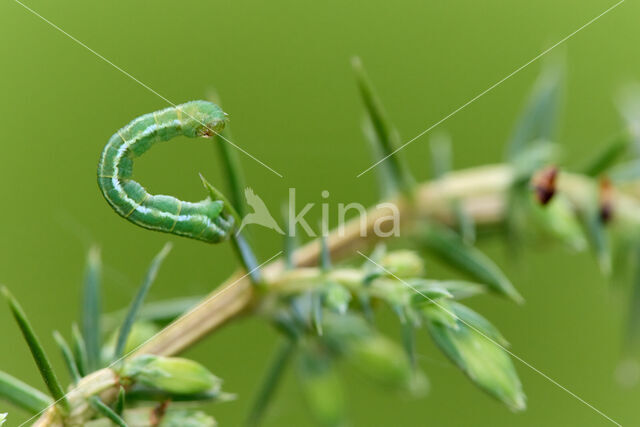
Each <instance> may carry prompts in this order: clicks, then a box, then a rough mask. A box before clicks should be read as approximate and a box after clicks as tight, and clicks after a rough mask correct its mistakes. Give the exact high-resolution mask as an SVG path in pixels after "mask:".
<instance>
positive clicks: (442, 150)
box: [429, 132, 453, 179]
mask: <svg viewBox="0 0 640 427" xmlns="http://www.w3.org/2000/svg"><path fill="white" fill-rule="evenodd" d="M429 148H430V149H431V176H432V177H433V179H441V178H442V177H444V176H445V175H446V174H448V173H449V172H450V171H451V169H452V168H453V160H452V158H453V154H452V151H453V150H452V149H451V137H450V136H449V134H447V133H444V132H437V133H434V134H433V136H431V138H430V139H429Z"/></svg>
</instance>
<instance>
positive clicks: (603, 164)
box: [582, 131, 633, 177]
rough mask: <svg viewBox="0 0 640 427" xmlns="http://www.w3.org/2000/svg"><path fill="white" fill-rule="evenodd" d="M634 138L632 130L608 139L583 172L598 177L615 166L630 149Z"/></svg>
mask: <svg viewBox="0 0 640 427" xmlns="http://www.w3.org/2000/svg"><path fill="white" fill-rule="evenodd" d="M632 142H633V139H632V137H631V134H630V132H628V131H625V132H622V133H620V134H618V135H616V136H615V137H613V138H612V139H611V140H610V141H608V142H607V143H606V144H605V145H604V146H603V147H600V150H599V151H598V153H596V155H595V156H594V157H593V158H592V159H590V160H589V163H587V164H586V165H585V166H584V167H583V168H582V172H583V173H584V174H585V175H587V176H592V177H596V176H598V175H600V174H601V173H603V172H605V171H606V170H608V169H609V168H610V167H611V166H613V165H614V164H615V163H616V162H617V161H618V160H619V159H620V158H621V157H622V156H623V155H624V154H625V153H626V152H627V150H628V149H629V146H630V145H631V144H632Z"/></svg>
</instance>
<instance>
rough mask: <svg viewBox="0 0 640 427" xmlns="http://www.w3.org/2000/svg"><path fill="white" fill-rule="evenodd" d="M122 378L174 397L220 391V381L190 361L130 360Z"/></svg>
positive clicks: (139, 357) (124, 368) (143, 357)
mask: <svg viewBox="0 0 640 427" xmlns="http://www.w3.org/2000/svg"><path fill="white" fill-rule="evenodd" d="M119 372H120V375H121V376H122V377H124V378H128V379H129V380H130V381H132V382H136V383H140V384H143V385H146V386H148V387H151V388H155V389H158V390H162V391H166V392H169V393H174V394H197V393H205V392H209V391H218V390H219V389H220V386H221V381H220V379H219V378H217V377H216V376H214V375H213V374H212V373H211V372H209V370H208V369H207V368H205V367H204V366H202V365H200V364H199V363H197V362H194V361H192V360H189V359H183V358H178V357H161V356H153V355H142V356H138V357H136V358H133V359H131V360H126V361H125V362H124V363H123V365H122V367H121V368H120V370H119Z"/></svg>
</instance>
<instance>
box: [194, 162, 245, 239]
mask: <svg viewBox="0 0 640 427" xmlns="http://www.w3.org/2000/svg"><path fill="white" fill-rule="evenodd" d="M200 181H202V185H203V186H204V188H205V190H207V192H208V193H209V198H210V199H211V200H214V201H215V200H220V201H221V202H222V206H223V207H222V211H223V212H224V213H226V214H227V215H229V216H230V217H233V219H234V220H235V223H236V227H238V226H239V225H240V224H241V223H242V220H241V218H240V215H239V214H238V211H236V210H235V208H234V207H233V205H232V204H231V202H230V201H229V199H227V196H225V195H224V193H222V192H221V191H220V190H218V189H217V188H216V187H214V186H213V185H212V184H211V183H210V182H209V181H207V179H206V178H205V177H204V175H202V174H200Z"/></svg>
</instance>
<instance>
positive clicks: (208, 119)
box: [98, 101, 235, 243]
mask: <svg viewBox="0 0 640 427" xmlns="http://www.w3.org/2000/svg"><path fill="white" fill-rule="evenodd" d="M225 117H226V114H225V113H224V112H223V111H222V109H220V107H218V106H217V105H215V104H212V103H211V102H206V101H191V102H187V103H185V104H182V105H178V106H176V107H170V108H166V109H164V110H161V111H156V112H154V113H150V114H145V115H144V116H141V117H138V118H137V119H135V120H133V121H132V122H131V123H129V124H128V125H126V126H125V127H123V128H122V129H120V130H119V131H117V132H116V133H115V134H114V135H113V136H112V137H111V139H109V142H107V145H106V146H105V147H104V150H103V151H102V155H101V156H100V161H99V162H98V185H99V187H100V190H101V191H102V194H103V195H104V197H105V199H107V202H109V205H111V207H112V208H113V209H114V210H115V211H116V212H117V213H118V214H119V215H120V216H122V217H123V218H126V219H127V220H129V221H131V222H133V223H134V224H137V225H139V226H141V227H144V228H148V229H150V230H157V231H162V232H165V233H171V234H177V235H180V236H185V237H190V238H192V239H197V240H202V241H205V242H209V243H216V242H220V241H222V240H224V239H226V238H227V237H229V235H230V234H231V233H232V232H233V228H234V222H235V221H234V218H233V216H231V215H228V214H227V212H226V209H225V205H224V202H223V201H222V200H211V199H210V198H207V199H205V200H202V201H200V202H195V203H194V202H185V201H182V200H179V199H176V198H175V197H172V196H165V195H153V194H149V193H148V192H147V191H146V190H145V189H144V188H143V187H142V185H140V184H138V183H137V182H136V181H134V180H133V179H132V178H131V176H132V174H133V160H134V159H135V158H137V157H139V156H141V155H142V154H144V153H145V152H146V151H147V150H149V149H150V148H151V147H152V146H153V145H154V144H156V143H158V142H162V141H169V140H170V139H172V138H174V137H176V136H179V135H184V136H187V137H191V138H197V137H205V138H206V137H211V136H212V135H213V134H214V133H218V132H220V131H221V130H222V129H223V128H224V125H225Z"/></svg>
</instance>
